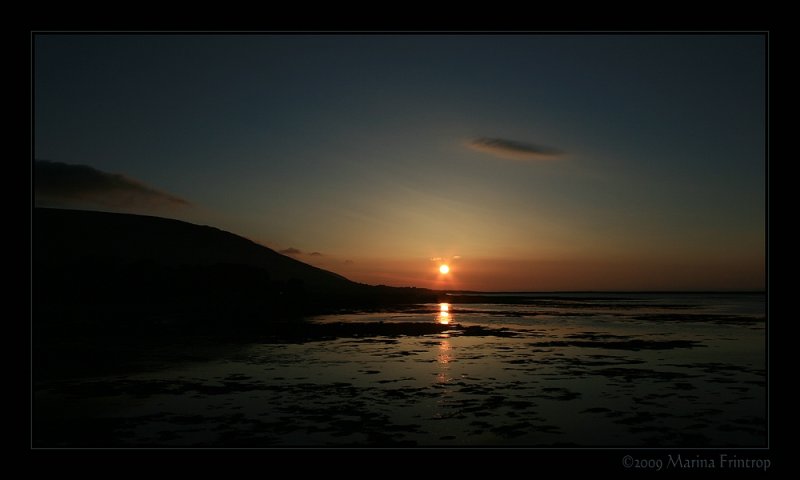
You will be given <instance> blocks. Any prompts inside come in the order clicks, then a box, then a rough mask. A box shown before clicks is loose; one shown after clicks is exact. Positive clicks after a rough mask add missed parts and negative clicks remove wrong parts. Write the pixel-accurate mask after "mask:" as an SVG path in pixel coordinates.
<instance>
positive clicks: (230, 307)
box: [32, 208, 436, 330]
mask: <svg viewBox="0 0 800 480" xmlns="http://www.w3.org/2000/svg"><path fill="white" fill-rule="evenodd" d="M32 263H33V293H34V299H33V301H34V313H35V314H37V315H38V316H39V317H40V318H44V319H45V320H43V321H42V322H39V323H45V324H48V328H50V329H51V330H57V329H58V328H57V327H56V326H54V325H51V324H50V322H48V321H47V319H51V320H52V319H53V318H55V317H59V318H62V319H63V318H64V317H67V318H69V319H70V320H69V321H66V322H63V321H61V322H55V323H56V324H59V325H60V324H67V325H71V326H72V327H74V326H75V323H76V322H77V323H81V322H83V323H86V322H87V321H90V320H91V319H95V320H96V321H95V322H94V323H97V324H102V325H103V328H109V326H110V325H118V324H121V323H125V321H126V319H127V321H129V322H133V323H134V324H136V325H137V326H141V325H143V324H146V323H147V319H153V318H158V319H159V320H158V322H162V323H164V322H166V323H170V324H174V323H176V322H177V323H180V322H179V319H181V318H188V319H190V320H188V319H187V320H186V322H187V323H190V324H191V325H192V326H195V327H196V326H197V325H200V324H203V323H206V324H213V323H218V324H219V323H224V324H226V325H232V324H235V323H236V322H239V323H242V320H243V319H246V320H247V322H249V323H251V324H253V323H261V322H264V321H267V320H275V319H286V318H292V317H299V316H303V315H308V314H313V313H322V312H325V311H331V310H336V309H341V308H348V307H375V306H379V305H384V304H396V303H405V302H420V301H435V300H436V298H435V297H436V295H435V292H432V291H428V290H424V289H415V288H393V287H374V286H369V285H364V284H359V283H356V282H352V281H350V280H348V279H346V278H344V277H343V276H341V275H338V274H335V273H333V272H329V271H326V270H323V269H320V268H316V267H313V266H311V265H307V264H305V263H303V262H300V261H298V260H295V259H293V258H290V257H287V256H285V255H281V254H280V253H277V252H275V251H274V250H272V249H269V248H267V247H264V246H262V245H259V244H256V243H254V242H252V241H250V240H247V239H245V238H242V237H240V236H237V235H234V234H232V233H229V232H226V231H223V230H219V229H217V228H213V227H209V226H200V225H194V224H191V223H187V222H182V221H179V220H171V219H165V218H159V217H150V216H144V215H131V214H121V213H107V212H95V211H83V210H64V209H51V208H36V209H34V212H33V262H32ZM109 312H113V315H109ZM187 314H188V316H187ZM247 322H245V323H247Z"/></svg>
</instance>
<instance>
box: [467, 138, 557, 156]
mask: <svg viewBox="0 0 800 480" xmlns="http://www.w3.org/2000/svg"><path fill="white" fill-rule="evenodd" d="M468 146H469V148H471V149H473V150H478V151H480V152H484V153H488V154H491V155H494V156H497V157H502V158H510V159H514V160H554V159H556V158H558V157H559V156H561V155H563V154H564V152H562V151H561V150H557V149H555V148H551V147H546V146H543V145H536V144H532V143H523V142H517V141H514V140H507V139H505V138H489V137H481V138H476V139H474V140H472V141H471V142H470V143H469V145H468Z"/></svg>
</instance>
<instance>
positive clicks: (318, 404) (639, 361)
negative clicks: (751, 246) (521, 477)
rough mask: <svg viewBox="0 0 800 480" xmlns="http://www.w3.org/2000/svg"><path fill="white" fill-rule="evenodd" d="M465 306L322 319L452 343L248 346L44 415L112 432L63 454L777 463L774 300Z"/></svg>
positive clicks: (52, 393)
mask: <svg viewBox="0 0 800 480" xmlns="http://www.w3.org/2000/svg"><path fill="white" fill-rule="evenodd" d="M504 297H507V296H504ZM449 300H450V301H448V302H445V303H440V304H426V305H416V306H413V307H409V308H405V309H402V310H397V311H388V312H364V313H348V314H339V315H325V316H319V317H313V318H310V319H308V321H310V322H314V323H357V324H362V323H380V322H383V323H384V324H386V323H399V324H419V323H437V324H440V325H445V326H452V329H448V328H449V327H448V328H444V329H443V330H442V331H441V332H438V333H433V334H427V335H420V334H417V333H415V331H414V329H413V328H409V329H408V330H407V331H406V332H405V333H404V330H402V329H401V330H400V331H399V333H397V331H394V332H395V333H393V334H392V335H391V336H389V335H386V336H369V335H361V334H359V333H358V329H355V330H353V329H349V330H348V332H351V333H348V334H347V335H343V336H335V335H334V336H332V337H331V338H326V339H323V340H320V339H316V340H311V341H304V342H301V341H295V342H293V343H252V344H247V345H239V346H236V347H235V348H231V349H230V350H228V351H226V352H225V353H224V354H220V355H217V356H216V357H215V358H214V359H213V360H203V361H193V362H182V363H180V364H173V365H165V366H164V367H163V368H161V369H158V370H155V371H149V372H145V373H136V374H127V375H118V376H110V377H100V378H91V379H85V378H84V379H79V380H72V381H59V382H52V383H50V384H45V385H39V386H38V387H37V392H36V395H37V401H38V402H41V403H42V404H48V403H53V404H58V405H59V406H60V408H61V410H60V411H61V414H62V415H68V416H71V417H70V418H73V419H74V420H75V425H89V426H93V427H91V428H96V429H97V433H96V435H94V436H92V437H86V436H84V437H82V439H81V440H80V441H76V440H75V439H71V438H69V437H68V436H67V437H65V436H63V435H62V437H58V436H55V437H53V438H50V439H49V441H50V442H51V443H52V445H51V446H59V445H61V446H69V445H76V444H80V445H82V446H162V447H169V446H249V447H272V446H423V447H424V446H432V447H435V446H490V447H492V446H497V447H503V446H530V447H553V446H556V447H558V446H580V447H640V446H652V447H729V446H736V447H762V446H765V445H766V442H767V431H766V413H767V408H766V402H765V397H766V389H767V387H766V385H767V374H766V371H765V354H766V346H767V336H766V325H767V323H768V322H767V321H766V303H765V296H764V294H516V295H514V297H513V299H511V300H509V299H507V298H504V299H503V301H504V302H505V303H494V302H496V301H498V299H497V296H496V295H495V296H493V295H488V296H486V297H485V300H484V301H483V303H480V302H479V303H461V301H462V300H463V298H461V297H458V296H452V297H449ZM475 300H476V298H475V297H471V301H475ZM478 300H480V299H478ZM412 326H413V325H412ZM469 327H481V329H479V330H478V329H470V328H469ZM352 332H356V333H352ZM87 438H90V439H94V440H87ZM87 442H88V443H92V442H94V443H95V444H94V445H87Z"/></svg>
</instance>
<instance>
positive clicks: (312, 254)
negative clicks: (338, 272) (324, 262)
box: [309, 252, 322, 257]
mask: <svg viewBox="0 0 800 480" xmlns="http://www.w3.org/2000/svg"><path fill="white" fill-rule="evenodd" d="M309 255H311V256H312V257H321V256H322V254H321V253H319V252H311V253H309Z"/></svg>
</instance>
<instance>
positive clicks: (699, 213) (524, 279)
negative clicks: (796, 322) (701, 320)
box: [34, 34, 766, 290]
mask: <svg viewBox="0 0 800 480" xmlns="http://www.w3.org/2000/svg"><path fill="white" fill-rule="evenodd" d="M34 47H35V49H34V54H35V64H34V67H35V79H34V80H35V90H34V93H35V107H34V113H35V157H36V158H37V159H42V160H49V161H53V162H63V163H68V164H75V165H88V166H91V167H93V168H95V169H97V170H100V171H102V172H109V173H118V174H124V175H126V176H127V177H130V178H132V179H135V180H136V181H139V182H142V183H144V184H146V185H148V186H150V187H153V188H155V189H158V190H161V191H163V192H168V193H169V194H170V195H173V196H176V197H179V198H182V199H186V200H187V201H188V202H190V203H191V207H182V206H178V207H170V208H169V209H167V210H162V211H159V212H155V213H156V214H159V215H162V216H171V217H175V218H182V219H186V220H189V221H193V222H196V223H207V224H212V225H215V226H218V227H220V228H224V229H227V230H230V231H233V232H234V233H238V234H241V235H243V236H246V237H248V238H251V239H254V240H256V241H259V242H261V243H263V244H265V245H268V246H270V247H272V248H275V249H277V250H281V249H285V248H289V247H293V248H297V249H299V250H301V251H303V252H311V251H317V252H321V253H322V255H317V256H314V257H308V256H303V255H300V256H298V258H300V259H301V260H303V261H308V262H310V263H314V264H315V265H319V266H322V267H323V268H328V269H330V270H333V271H336V272H338V273H342V274H344V275H346V276H348V277H351V278H353V279H355V280H359V281H364V282H368V283H389V284H416V285H418V286H437V285H438V283H437V282H441V281H444V280H442V279H441V278H438V277H435V276H431V275H430V269H435V267H436V265H432V264H431V261H430V258H438V257H442V258H451V259H452V257H453V256H456V255H458V256H460V257H462V258H460V259H458V262H454V267H455V268H454V269H453V272H452V275H451V276H450V277H449V278H448V279H447V280H446V281H448V282H451V283H452V285H451V286H462V287H465V288H476V289H486V290H494V289H518V290H525V289H572V288H574V289H599V290H607V289H636V288H641V289H662V288H671V289H702V288H731V289H737V288H763V282H764V264H763V262H764V248H765V247H764V245H765V244H764V231H765V213H764V212H765V210H764V209H765V175H764V172H765V161H766V160H765V155H764V151H765V128H764V126H765V82H764V79H765V71H766V66H765V45H764V37H763V36H759V35H617V36H613V35H315V36H308V35H232V36H226V35H206V36H203V35H168V36H167V35H44V34H39V35H36V36H35V39H34ZM478 138H489V139H499V140H502V141H513V142H518V143H522V144H529V145H535V146H541V147H544V148H552V149H557V150H559V151H562V152H563V153H562V154H561V155H558V156H555V157H554V158H545V159H515V158H508V157H507V156H503V155H502V153H503V152H501V151H499V150H498V151H496V152H494V153H493V152H491V151H481V150H476V149H474V148H470V144H471V143H472V142H474V141H475V140H476V139H478ZM118 209H119V210H121V211H134V212H137V213H148V212H142V211H140V210H141V209H139V210H137V208H134V207H133V206H131V207H130V208H127V209H126V208H124V206H123V207H119V208H118ZM537 262H538V263H537ZM429 264H431V265H429ZM456 264H457V265H456ZM544 264H547V265H560V267H548V268H549V269H548V268H543V267H542V268H539V267H541V265H544ZM533 265H538V267H532V266H533ZM556 270H557V271H556ZM659 271H661V272H663V275H660V274H658V272H659ZM477 272H482V273H480V274H478V273H477ZM603 272H606V273H607V275H606V274H604V273H603ZM510 278H513V279H514V280H513V281H511V280H508V279H510ZM555 278H559V279H562V280H559V281H555V280H552V279H555ZM656 278H657V279H658V280H656ZM548 279H551V280H552V281H549V280H548ZM570 279H573V280H572V283H570V282H571V281H570ZM571 285H572V286H571Z"/></svg>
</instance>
